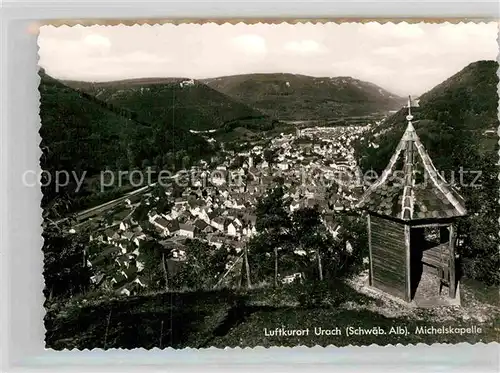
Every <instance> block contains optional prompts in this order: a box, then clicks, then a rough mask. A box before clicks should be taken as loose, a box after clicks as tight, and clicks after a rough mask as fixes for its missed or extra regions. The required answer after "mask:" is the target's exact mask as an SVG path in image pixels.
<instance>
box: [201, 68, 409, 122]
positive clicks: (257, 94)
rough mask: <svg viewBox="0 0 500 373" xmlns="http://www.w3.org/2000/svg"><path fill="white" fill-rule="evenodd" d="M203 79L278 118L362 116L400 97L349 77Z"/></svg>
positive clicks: (392, 106)
mask: <svg viewBox="0 0 500 373" xmlns="http://www.w3.org/2000/svg"><path fill="white" fill-rule="evenodd" d="M203 82H204V83H206V84H207V85H208V86H210V87H212V88H214V89H216V90H218V91H220V92H222V93H224V94H226V95H228V96H230V97H232V98H234V99H237V100H239V101H240V102H243V103H245V104H247V105H249V106H252V107H255V108H257V109H259V110H261V111H263V112H265V113H266V114H268V115H271V116H273V117H274V118H278V119H280V120H313V119H325V118H335V117H344V116H353V115H366V114H371V113H373V112H377V111H385V110H391V109H395V108H397V107H398V106H399V104H400V103H401V98H400V97H397V96H396V95H393V94H391V93H390V92H387V91H386V90H384V89H382V88H380V87H378V86H376V85H375V84H372V83H368V82H364V81H360V80H357V79H353V78H351V77H334V78H330V77H321V78H317V77H311V76H306V75H298V74H247V75H234V76H225V77H219V78H212V79H205V80H203Z"/></svg>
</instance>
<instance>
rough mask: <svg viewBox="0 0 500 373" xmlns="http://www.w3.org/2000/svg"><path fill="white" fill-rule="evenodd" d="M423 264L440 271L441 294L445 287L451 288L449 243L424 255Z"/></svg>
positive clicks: (424, 252) (433, 248)
mask: <svg viewBox="0 0 500 373" xmlns="http://www.w3.org/2000/svg"><path fill="white" fill-rule="evenodd" d="M422 263H424V264H426V265H428V266H431V267H434V268H436V269H437V271H438V277H439V281H440V285H439V294H441V289H442V287H443V285H445V286H447V287H449V286H450V248H449V245H448V244H447V243H443V244H440V245H437V246H434V247H431V248H429V249H426V250H424V251H423V253H422Z"/></svg>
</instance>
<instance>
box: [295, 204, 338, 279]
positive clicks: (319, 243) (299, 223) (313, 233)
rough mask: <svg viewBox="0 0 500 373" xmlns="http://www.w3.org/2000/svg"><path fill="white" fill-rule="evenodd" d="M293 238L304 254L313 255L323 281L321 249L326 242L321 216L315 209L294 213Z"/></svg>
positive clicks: (302, 209)
mask: <svg viewBox="0 0 500 373" xmlns="http://www.w3.org/2000/svg"><path fill="white" fill-rule="evenodd" d="M292 221H293V236H294V240H295V242H297V244H298V245H299V247H300V248H301V249H302V250H305V251H306V252H308V251H310V250H312V251H313V252H314V253H315V256H316V261H317V264H318V276H319V279H320V280H323V268H322V264H321V249H322V248H323V247H324V246H325V244H326V243H327V242H328V238H329V237H328V235H327V232H326V229H325V226H324V225H323V223H322V222H321V216H320V213H319V211H318V209H317V208H311V207H304V208H301V209H298V210H296V211H294V213H293V217H292Z"/></svg>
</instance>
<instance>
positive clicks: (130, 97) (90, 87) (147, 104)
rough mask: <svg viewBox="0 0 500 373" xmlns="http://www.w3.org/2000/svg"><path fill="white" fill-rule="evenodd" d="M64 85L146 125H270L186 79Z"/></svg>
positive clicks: (188, 127) (249, 109)
mask: <svg viewBox="0 0 500 373" xmlns="http://www.w3.org/2000/svg"><path fill="white" fill-rule="evenodd" d="M65 84H67V85H69V86H71V87H73V88H75V89H78V90H81V91H84V92H86V93H88V94H91V95H93V96H95V97H97V98H98V99H100V100H102V101H104V102H108V103H111V104H113V105H117V106H120V107H124V108H127V109H129V110H132V111H134V112H136V113H137V114H138V118H140V119H143V120H146V121H149V122H163V123H169V125H171V126H176V127H180V128H182V129H185V130H195V131H205V130H212V129H219V128H222V127H224V125H225V124H226V123H228V122H233V121H235V120H239V119H241V120H244V119H248V118H253V119H256V120H260V121H262V122H263V123H264V122H270V119H269V118H267V115H265V114H263V113H262V112H261V111H259V110H257V109H254V108H252V107H250V106H247V105H245V104H243V103H240V102H237V101H235V100H233V99H231V98H230V97H228V96H226V95H224V94H223V93H220V92H218V91H216V90H214V89H212V88H210V87H209V86H207V85H206V84H203V83H202V82H200V81H198V80H194V79H188V78H141V79H127V80H121V81H111V82H99V83H87V82H76V81H66V82H65Z"/></svg>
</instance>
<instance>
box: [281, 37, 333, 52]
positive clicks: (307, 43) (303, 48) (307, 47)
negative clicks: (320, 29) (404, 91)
mask: <svg viewBox="0 0 500 373" xmlns="http://www.w3.org/2000/svg"><path fill="white" fill-rule="evenodd" d="M283 48H284V49H285V50H286V51H288V52H293V53H298V54H321V53H325V52H327V51H328V50H327V48H326V47H325V46H324V45H323V44H320V43H318V42H317V41H314V40H300V41H290V42H288V43H286V44H285V45H284V47H283Z"/></svg>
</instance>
